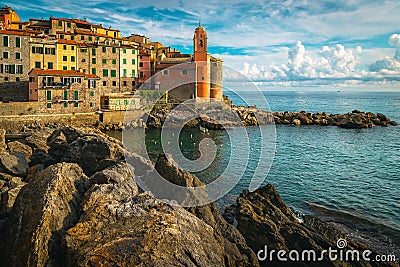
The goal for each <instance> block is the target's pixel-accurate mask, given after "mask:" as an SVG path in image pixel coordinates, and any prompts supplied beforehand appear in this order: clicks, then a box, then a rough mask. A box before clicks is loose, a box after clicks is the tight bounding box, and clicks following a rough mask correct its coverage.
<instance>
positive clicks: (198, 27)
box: [195, 21, 206, 32]
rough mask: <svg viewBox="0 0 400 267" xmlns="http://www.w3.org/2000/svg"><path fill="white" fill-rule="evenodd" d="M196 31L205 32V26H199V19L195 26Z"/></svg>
mask: <svg viewBox="0 0 400 267" xmlns="http://www.w3.org/2000/svg"><path fill="white" fill-rule="evenodd" d="M195 31H196V32H200V31H201V32H205V31H206V28H204V27H203V26H201V24H200V21H199V26H197V28H196V29H195Z"/></svg>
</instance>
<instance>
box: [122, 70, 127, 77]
mask: <svg viewBox="0 0 400 267" xmlns="http://www.w3.org/2000/svg"><path fill="white" fill-rule="evenodd" d="M122 75H123V77H127V76H128V72H127V70H126V69H123V74H122Z"/></svg>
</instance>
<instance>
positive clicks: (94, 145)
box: [62, 135, 124, 175]
mask: <svg viewBox="0 0 400 267" xmlns="http://www.w3.org/2000/svg"><path fill="white" fill-rule="evenodd" d="M123 158H124V151H123V149H122V147H121V146H120V145H119V144H116V143H114V142H109V141H108V140H107V139H106V138H104V137H103V136H99V135H86V136H82V137H80V138H78V139H77V140H75V141H74V142H72V143H71V144H69V146H68V150H67V151H66V153H65V155H64V157H63V158H62V161H66V162H76V163H78V164H79V165H80V166H81V167H82V169H83V170H84V171H85V173H86V174H88V175H92V174H94V173H95V172H97V171H100V170H103V169H105V168H107V167H109V166H112V165H115V164H116V163H117V162H119V161H120V160H123Z"/></svg>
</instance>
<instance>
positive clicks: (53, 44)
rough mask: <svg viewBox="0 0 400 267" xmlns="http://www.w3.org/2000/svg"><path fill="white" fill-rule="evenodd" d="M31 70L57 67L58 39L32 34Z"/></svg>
mask: <svg viewBox="0 0 400 267" xmlns="http://www.w3.org/2000/svg"><path fill="white" fill-rule="evenodd" d="M29 44H30V45H29V46H30V49H29V51H30V52H29V66H30V68H29V69H30V70H31V69H33V68H38V69H57V55H56V53H57V39H55V38H46V37H43V36H37V37H35V36H31V37H30V42H29Z"/></svg>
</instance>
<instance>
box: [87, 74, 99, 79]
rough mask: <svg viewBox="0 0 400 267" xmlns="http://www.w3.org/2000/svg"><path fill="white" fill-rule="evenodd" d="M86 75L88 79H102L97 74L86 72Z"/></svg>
mask: <svg viewBox="0 0 400 267" xmlns="http://www.w3.org/2000/svg"><path fill="white" fill-rule="evenodd" d="M85 76H86V78H88V79H100V77H99V76H97V75H95V74H85Z"/></svg>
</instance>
